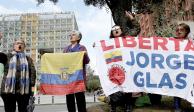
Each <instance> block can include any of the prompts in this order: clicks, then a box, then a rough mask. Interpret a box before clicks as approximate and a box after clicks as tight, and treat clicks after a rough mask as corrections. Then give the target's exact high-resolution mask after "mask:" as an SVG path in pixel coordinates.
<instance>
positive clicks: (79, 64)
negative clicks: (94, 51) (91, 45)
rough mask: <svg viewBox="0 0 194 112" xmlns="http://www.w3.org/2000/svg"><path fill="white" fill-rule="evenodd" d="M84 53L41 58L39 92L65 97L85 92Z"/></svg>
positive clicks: (53, 54)
mask: <svg viewBox="0 0 194 112" xmlns="http://www.w3.org/2000/svg"><path fill="white" fill-rule="evenodd" d="M83 56H84V52H73V53H46V54H44V55H43V56H42V57H41V80H40V92H41V93H43V94H48V95H66V94H72V93H76V92H82V91H85V84H84V77H83Z"/></svg>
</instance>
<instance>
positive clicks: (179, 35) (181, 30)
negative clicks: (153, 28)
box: [174, 23, 190, 112]
mask: <svg viewBox="0 0 194 112" xmlns="http://www.w3.org/2000/svg"><path fill="white" fill-rule="evenodd" d="M189 33H190V27H189V25H187V24H185V23H181V24H179V25H178V26H177V28H176V33H175V34H176V37H175V38H176V39H189V37H188V35H189ZM180 106H181V98H179V97H174V108H175V112H181V108H180Z"/></svg>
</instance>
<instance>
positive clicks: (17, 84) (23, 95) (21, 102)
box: [1, 40, 36, 112]
mask: <svg viewBox="0 0 194 112" xmlns="http://www.w3.org/2000/svg"><path fill="white" fill-rule="evenodd" d="M13 46H14V47H13V52H11V53H9V54H8V55H7V58H8V62H7V63H6V66H5V72H4V76H3V81H2V85H1V90H2V91H1V97H2V99H3V102H4V109H5V112H15V111H16V102H17V104H18V111H19V112H27V106H28V103H29V98H30V96H31V95H32V87H33V86H35V81H36V70H35V67H34V64H33V60H32V59H31V58H30V57H28V56H26V54H25V52H24V50H25V43H24V41H23V40H16V41H15V43H14V45H13Z"/></svg>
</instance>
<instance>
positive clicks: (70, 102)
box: [64, 30, 90, 112]
mask: <svg viewBox="0 0 194 112" xmlns="http://www.w3.org/2000/svg"><path fill="white" fill-rule="evenodd" d="M69 36H70V42H71V44H70V45H69V46H67V47H66V48H65V49H64V53H69V52H80V51H87V50H86V47H85V46H83V45H80V44H79V43H80V41H81V39H82V34H81V32H79V31H76V30H74V31H71V33H70V35H69ZM89 62H90V59H89V57H88V55H87V52H86V53H85V55H84V59H83V70H84V71H83V72H84V73H83V78H84V80H85V84H86V69H85V65H86V64H88V63H89ZM75 99H76V102H77V107H78V112H86V100H85V94H84V92H78V93H74V94H68V95H66V103H67V109H68V111H69V112H76V107H75Z"/></svg>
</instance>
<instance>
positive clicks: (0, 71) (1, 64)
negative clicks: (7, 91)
mask: <svg viewBox="0 0 194 112" xmlns="http://www.w3.org/2000/svg"><path fill="white" fill-rule="evenodd" d="M0 57H1V58H0V87H1V82H2V79H3V75H4V68H5V65H6V63H7V55H6V54H4V53H2V52H0Z"/></svg>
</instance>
